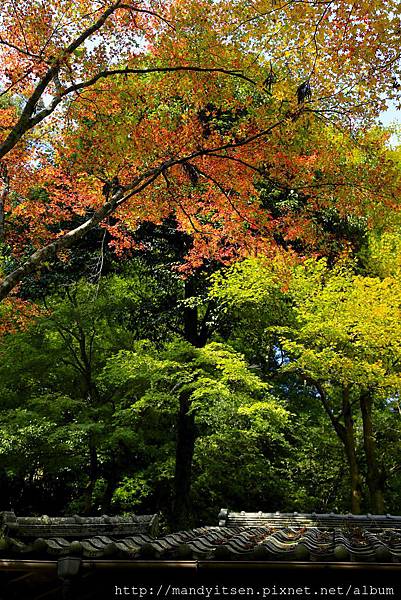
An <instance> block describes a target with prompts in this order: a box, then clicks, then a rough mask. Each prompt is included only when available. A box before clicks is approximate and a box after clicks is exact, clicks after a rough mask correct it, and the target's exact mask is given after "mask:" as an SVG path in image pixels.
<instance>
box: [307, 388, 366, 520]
mask: <svg viewBox="0 0 401 600" xmlns="http://www.w3.org/2000/svg"><path fill="white" fill-rule="evenodd" d="M310 381H311V383H313V385H314V386H315V387H316V389H317V391H318V393H319V396H320V399H321V401H322V404H323V407H324V409H325V411H326V413H327V415H328V417H329V418H330V421H331V423H332V425H333V428H334V431H335V432H336V434H337V436H338V438H339V439H340V440H341V443H342V444H343V446H344V450H345V455H346V457H347V462H348V468H349V476H350V486H351V512H352V513H353V514H355V515H358V514H360V512H361V499H362V486H361V476H360V473H359V465H358V460H357V456H356V447H355V435H354V420H353V418H352V407H351V402H350V397H349V394H350V390H349V387H347V386H346V387H344V388H343V390H342V407H341V415H340V416H342V417H343V419H344V424H342V423H340V421H339V418H340V416H335V415H334V412H333V409H332V408H331V406H330V404H329V401H328V399H327V397H326V393H325V390H324V389H323V386H322V385H321V383H320V382H319V381H313V380H310Z"/></svg>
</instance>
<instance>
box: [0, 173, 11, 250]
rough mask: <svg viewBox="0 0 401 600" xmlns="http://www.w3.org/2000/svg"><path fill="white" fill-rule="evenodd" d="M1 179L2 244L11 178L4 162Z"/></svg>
mask: <svg viewBox="0 0 401 600" xmlns="http://www.w3.org/2000/svg"><path fill="white" fill-rule="evenodd" d="M0 180H1V181H0V244H3V243H4V242H5V239H6V235H5V227H4V218H5V217H4V213H5V204H6V199H7V196H8V194H9V191H10V178H9V176H8V171H7V167H6V165H5V164H4V163H0Z"/></svg>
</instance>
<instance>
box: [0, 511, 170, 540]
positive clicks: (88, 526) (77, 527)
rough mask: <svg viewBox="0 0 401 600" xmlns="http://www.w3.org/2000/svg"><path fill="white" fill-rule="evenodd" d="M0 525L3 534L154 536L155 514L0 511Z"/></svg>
mask: <svg viewBox="0 0 401 600" xmlns="http://www.w3.org/2000/svg"><path fill="white" fill-rule="evenodd" d="M0 528H1V531H3V534H5V535H6V536H7V537H16V538H18V539H23V540H25V539H26V538H41V537H44V538H48V537H62V538H68V539H71V538H72V539H81V538H84V537H90V536H92V535H95V536H96V535H113V536H117V537H121V536H129V535H132V534H137V533H149V534H150V535H152V536H155V535H157V533H158V528H159V519H158V515H156V514H155V515H141V516H137V515H129V516H125V517H109V516H107V515H103V516H101V517H80V516H78V515H74V516H72V517H48V516H46V515H43V516H41V517H17V516H16V515H15V514H14V512H12V511H7V512H0Z"/></svg>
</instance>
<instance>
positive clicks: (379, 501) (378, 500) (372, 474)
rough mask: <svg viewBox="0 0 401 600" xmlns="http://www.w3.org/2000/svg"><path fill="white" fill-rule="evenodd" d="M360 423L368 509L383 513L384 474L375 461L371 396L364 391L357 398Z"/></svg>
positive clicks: (374, 512) (375, 448)
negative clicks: (360, 415) (361, 424)
mask: <svg viewBox="0 0 401 600" xmlns="http://www.w3.org/2000/svg"><path fill="white" fill-rule="evenodd" d="M359 403H360V407H361V413H362V423H363V445H364V449H365V457H366V466H367V477H366V479H367V484H368V488H369V499H370V510H371V512H372V513H373V514H376V515H379V514H383V513H384V480H385V478H384V476H383V472H382V470H381V469H380V467H379V464H378V461H377V446H376V439H375V435H374V430H373V422H372V397H371V395H370V394H369V393H368V392H366V393H363V394H362V395H361V397H360V399H359Z"/></svg>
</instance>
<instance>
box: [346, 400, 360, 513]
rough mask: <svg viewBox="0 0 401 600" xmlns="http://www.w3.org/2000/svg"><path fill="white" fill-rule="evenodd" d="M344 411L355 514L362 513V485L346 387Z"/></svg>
mask: <svg viewBox="0 0 401 600" xmlns="http://www.w3.org/2000/svg"><path fill="white" fill-rule="evenodd" d="M342 412H343V416H344V427H345V435H344V440H343V443H344V447H345V453H346V455H347V460H348V465H349V471H350V480H351V512H352V513H353V514H354V515H359V514H360V513H361V499H362V486H361V476H360V473H359V466H358V461H357V456H356V448H355V435H354V420H353V418H352V409H351V403H350V400H349V389H348V388H344V390H343V397H342Z"/></svg>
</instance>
